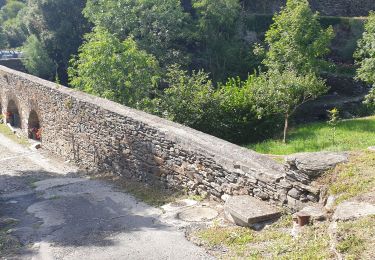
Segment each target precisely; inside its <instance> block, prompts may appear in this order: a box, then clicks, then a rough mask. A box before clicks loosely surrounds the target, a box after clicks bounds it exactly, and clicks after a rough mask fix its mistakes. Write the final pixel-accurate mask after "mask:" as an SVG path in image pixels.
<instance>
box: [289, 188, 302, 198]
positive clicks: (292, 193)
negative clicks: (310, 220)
mask: <svg viewBox="0 0 375 260" xmlns="http://www.w3.org/2000/svg"><path fill="white" fill-rule="evenodd" d="M288 195H289V196H290V197H292V198H294V199H297V200H298V199H299V198H300V196H301V192H300V191H299V190H297V189H295V188H293V189H291V190H290V191H289V192H288Z"/></svg>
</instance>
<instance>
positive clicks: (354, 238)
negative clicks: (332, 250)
mask: <svg viewBox="0 0 375 260" xmlns="http://www.w3.org/2000/svg"><path fill="white" fill-rule="evenodd" d="M374 223H375V216H372V217H366V218H362V219H358V220H352V221H348V222H340V223H338V227H337V232H338V234H337V237H338V244H337V246H336V249H337V250H338V251H339V252H340V253H341V254H343V255H344V257H345V259H374V256H375V249H374V247H373V246H374V245H375V224H374Z"/></svg>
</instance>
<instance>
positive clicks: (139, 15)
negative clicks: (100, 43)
mask: <svg viewBox="0 0 375 260" xmlns="http://www.w3.org/2000/svg"><path fill="white" fill-rule="evenodd" d="M84 15H85V17H86V18H87V19H88V20H89V21H90V22H92V23H93V24H94V25H95V26H100V27H102V28H105V29H107V30H108V31H109V32H111V33H113V34H115V35H116V36H117V37H119V39H121V40H123V39H125V38H127V37H128V36H130V35H132V36H133V37H134V39H135V40H136V41H137V43H138V44H139V46H140V48H141V49H144V50H146V51H147V52H148V53H151V54H153V55H154V56H155V57H157V59H158V60H159V62H160V64H161V66H162V67H164V66H166V65H170V64H173V63H175V62H176V61H178V62H180V63H182V64H186V63H188V61H189V57H188V55H186V53H185V49H186V46H187V45H188V44H189V37H190V33H189V25H188V22H189V21H190V16H189V14H187V13H184V12H183V9H182V6H181V4H180V1H179V0H143V1H134V0H88V1H87V5H86V8H85V9H84ZM190 24H191V21H190Z"/></svg>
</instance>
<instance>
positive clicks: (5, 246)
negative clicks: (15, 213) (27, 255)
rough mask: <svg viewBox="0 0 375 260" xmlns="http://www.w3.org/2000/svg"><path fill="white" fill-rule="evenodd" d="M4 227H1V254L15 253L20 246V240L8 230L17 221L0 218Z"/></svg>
mask: <svg viewBox="0 0 375 260" xmlns="http://www.w3.org/2000/svg"><path fill="white" fill-rule="evenodd" d="M0 222H1V223H0V224H1V225H2V226H3V228H1V229H0V256H8V255H11V254H13V253H15V252H16V251H17V250H18V249H19V248H20V247H21V244H20V242H19V241H18V240H17V239H16V238H15V237H14V236H12V235H10V234H8V230H9V229H10V228H11V227H13V226H14V225H15V224H16V223H17V222H16V221H11V222H5V223H3V221H2V220H1V219H0Z"/></svg>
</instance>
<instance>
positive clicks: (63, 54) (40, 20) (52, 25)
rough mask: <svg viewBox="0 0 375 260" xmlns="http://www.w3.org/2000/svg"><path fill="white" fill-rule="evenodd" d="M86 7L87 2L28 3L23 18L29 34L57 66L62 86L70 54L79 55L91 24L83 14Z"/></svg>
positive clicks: (49, 0)
mask: <svg viewBox="0 0 375 260" xmlns="http://www.w3.org/2000/svg"><path fill="white" fill-rule="evenodd" d="M85 4H86V1H85V0H29V1H28V2H27V8H26V12H25V14H24V15H23V16H24V17H23V20H24V24H25V26H26V28H27V31H28V32H29V33H30V34H34V35H36V36H37V37H38V39H39V41H40V42H41V43H42V44H43V46H44V48H45V51H46V52H47V54H48V56H49V58H50V59H52V60H53V62H54V63H55V64H56V65H57V72H58V74H59V78H60V80H61V82H62V83H63V84H66V83H67V68H68V63H69V60H70V58H71V55H74V54H76V53H77V50H78V47H79V46H80V45H81V43H82V38H83V34H84V33H86V32H87V31H88V27H89V26H88V23H87V21H86V19H84V17H83V15H82V10H83V8H84V6H85ZM39 74H40V73H39ZM54 74H55V73H54Z"/></svg>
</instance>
